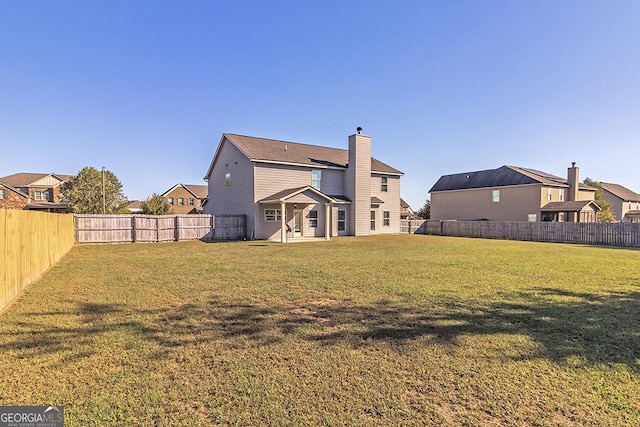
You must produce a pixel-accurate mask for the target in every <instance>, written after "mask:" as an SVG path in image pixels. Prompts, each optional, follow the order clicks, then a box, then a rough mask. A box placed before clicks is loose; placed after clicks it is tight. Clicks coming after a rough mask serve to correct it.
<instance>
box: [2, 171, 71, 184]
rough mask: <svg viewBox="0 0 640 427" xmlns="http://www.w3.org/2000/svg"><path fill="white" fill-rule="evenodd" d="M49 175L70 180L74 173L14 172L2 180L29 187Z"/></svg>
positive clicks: (62, 179)
mask: <svg viewBox="0 0 640 427" xmlns="http://www.w3.org/2000/svg"><path fill="white" fill-rule="evenodd" d="M48 176H53V177H55V178H57V179H59V180H60V181H62V182H66V181H69V179H71V178H73V175H62V174H57V173H14V174H13V175H7V176H3V177H2V178H0V181H2V182H4V183H5V184H9V185H12V186H14V187H28V186H29V185H31V184H33V183H34V182H36V181H39V180H41V179H42V178H46V177H48Z"/></svg>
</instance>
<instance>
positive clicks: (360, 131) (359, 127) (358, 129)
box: [356, 126, 362, 135]
mask: <svg viewBox="0 0 640 427" xmlns="http://www.w3.org/2000/svg"><path fill="white" fill-rule="evenodd" d="M356 132H358V135H360V134H361V133H362V126H358V127H357V128H356Z"/></svg>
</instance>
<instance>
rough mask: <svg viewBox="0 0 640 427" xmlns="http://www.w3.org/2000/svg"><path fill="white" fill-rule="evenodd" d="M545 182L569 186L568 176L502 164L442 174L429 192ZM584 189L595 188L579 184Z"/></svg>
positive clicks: (546, 183)
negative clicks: (563, 176) (494, 167)
mask: <svg viewBox="0 0 640 427" xmlns="http://www.w3.org/2000/svg"><path fill="white" fill-rule="evenodd" d="M527 184H545V185H553V186H558V187H569V185H568V184H567V179H566V178H561V177H559V176H555V175H552V174H550V173H547V172H543V171H539V170H536V169H529V168H522V167H518V166H501V167H499V168H497V169H488V170H482V171H476V172H462V173H456V174H452V175H442V176H441V177H440V179H438V181H437V182H436V183H435V184H434V186H433V187H431V189H430V190H429V193H433V192H437V191H449V190H466V189H472V188H487V187H505V186H508V185H527ZM579 185H580V189H582V190H591V189H592V190H593V191H595V188H593V187H589V186H588V185H586V184H579Z"/></svg>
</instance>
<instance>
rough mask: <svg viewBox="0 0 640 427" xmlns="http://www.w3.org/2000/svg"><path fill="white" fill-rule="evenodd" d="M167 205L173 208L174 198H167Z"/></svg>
mask: <svg viewBox="0 0 640 427" xmlns="http://www.w3.org/2000/svg"><path fill="white" fill-rule="evenodd" d="M167 203H169V205H171V206H173V197H167Z"/></svg>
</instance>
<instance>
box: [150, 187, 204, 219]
mask: <svg viewBox="0 0 640 427" xmlns="http://www.w3.org/2000/svg"><path fill="white" fill-rule="evenodd" d="M207 191H208V188H207V186H206V185H194V184H188V185H187V184H182V183H180V184H176V185H174V186H173V187H171V188H170V189H169V190H167V191H165V192H164V193H162V194H161V196H162V197H164V198H165V200H166V201H167V203H168V204H169V206H171V209H172V210H173V213H175V214H200V213H202V212H203V210H202V205H203V201H204V199H206V198H207Z"/></svg>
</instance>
